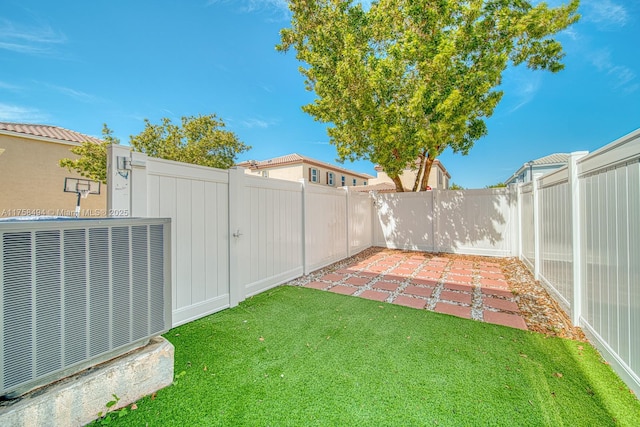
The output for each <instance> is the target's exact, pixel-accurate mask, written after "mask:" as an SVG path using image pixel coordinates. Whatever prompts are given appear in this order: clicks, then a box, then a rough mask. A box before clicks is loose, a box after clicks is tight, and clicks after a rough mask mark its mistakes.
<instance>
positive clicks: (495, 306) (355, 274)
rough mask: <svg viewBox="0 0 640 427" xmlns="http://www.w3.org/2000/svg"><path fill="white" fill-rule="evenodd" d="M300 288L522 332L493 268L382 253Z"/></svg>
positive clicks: (410, 254) (521, 321)
mask: <svg viewBox="0 0 640 427" xmlns="http://www.w3.org/2000/svg"><path fill="white" fill-rule="evenodd" d="M303 286H305V287H309V288H314V289H321V290H327V291H330V292H335V293H340V294H345V295H352V296H356V297H361V298H367V299H370V300H375V301H385V302H388V303H391V304H398V305H403V306H406V307H412V308H416V309H426V310H432V311H436V312H439V313H445V314H449V315H453V316H458V317H462V318H466V319H475V320H480V321H483V322H488V323H494V324H499V325H504V326H509V327H512V328H519V329H524V330H526V329H527V325H526V323H525V321H524V319H523V318H522V316H520V315H519V309H518V305H517V304H516V302H515V299H514V296H513V294H512V293H511V291H510V286H509V283H508V281H507V279H506V278H505V276H504V272H503V271H502V270H501V267H500V264H498V263H491V262H487V261H482V262H471V261H463V260H459V259H454V258H453V257H451V258H449V257H447V256H445V255H439V256H434V255H432V254H428V253H417V252H403V251H394V250H383V251H381V252H378V253H376V254H374V255H371V256H369V257H368V258H366V259H363V260H360V261H358V262H354V263H353V264H351V265H348V266H346V267H342V268H341V269H340V270H338V271H335V272H332V273H329V274H325V275H324V276H321V277H320V278H319V279H317V280H315V281H312V282H309V283H307V284H305V285H303Z"/></svg>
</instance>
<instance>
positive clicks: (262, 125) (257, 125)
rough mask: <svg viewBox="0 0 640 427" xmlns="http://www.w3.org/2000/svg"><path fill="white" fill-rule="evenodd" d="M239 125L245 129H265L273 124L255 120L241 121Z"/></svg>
mask: <svg viewBox="0 0 640 427" xmlns="http://www.w3.org/2000/svg"><path fill="white" fill-rule="evenodd" d="M240 123H241V124H242V125H243V126H244V127H247V128H261V129H266V128H268V127H270V126H271V125H272V124H273V122H269V121H266V120H262V119H255V118H251V119H247V120H243V121H241V122H240Z"/></svg>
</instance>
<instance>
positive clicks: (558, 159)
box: [533, 153, 569, 165]
mask: <svg viewBox="0 0 640 427" xmlns="http://www.w3.org/2000/svg"><path fill="white" fill-rule="evenodd" d="M568 161H569V154H567V153H553V154H549V155H548V156H544V157H540V158H539V159H536V160H534V161H533V164H534V165H554V164H558V163H567V162H568Z"/></svg>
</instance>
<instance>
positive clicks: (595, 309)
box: [580, 138, 640, 388]
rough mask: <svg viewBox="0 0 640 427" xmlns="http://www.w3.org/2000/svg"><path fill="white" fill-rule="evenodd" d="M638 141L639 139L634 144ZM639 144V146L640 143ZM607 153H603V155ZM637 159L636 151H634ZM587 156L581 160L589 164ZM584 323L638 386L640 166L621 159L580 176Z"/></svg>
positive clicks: (639, 349)
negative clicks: (582, 195)
mask: <svg viewBox="0 0 640 427" xmlns="http://www.w3.org/2000/svg"><path fill="white" fill-rule="evenodd" d="M635 142H636V143H640V138H637V139H636V140H635ZM638 145H640V144H638ZM606 154H607V153H606V152H605V153H604V155H606ZM638 155H639V156H640V153H638ZM590 160H593V158H592V157H591V156H589V158H586V159H585V162H584V164H585V165H586V166H588V165H589V161H590ZM580 188H581V191H583V194H584V197H583V198H582V202H581V210H582V212H581V219H582V221H583V222H582V231H583V234H582V255H583V258H584V260H585V261H584V265H583V271H582V277H583V286H584V289H583V293H582V295H583V306H582V307H583V308H582V323H583V327H584V328H585V332H587V335H588V336H589V337H590V338H591V339H592V340H595V342H596V345H597V346H598V347H599V348H600V350H601V351H603V353H604V354H605V358H606V359H607V360H609V361H613V365H617V367H618V369H617V370H618V372H619V373H621V376H623V377H626V378H625V379H627V380H629V378H630V379H631V381H632V382H635V384H636V388H637V386H638V384H640V378H639V377H638V372H640V344H639V341H640V340H638V339H637V337H638V336H640V267H639V265H638V264H639V263H638V260H640V244H639V243H638V236H640V226H639V224H638V218H640V164H639V163H638V160H637V159H636V160H635V161H624V162H622V163H618V164H616V165H613V166H608V167H602V168H598V169H596V170H589V169H587V168H586V167H585V168H584V169H583V170H582V173H581V176H580Z"/></svg>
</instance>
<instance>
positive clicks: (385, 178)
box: [369, 162, 449, 190]
mask: <svg viewBox="0 0 640 427" xmlns="http://www.w3.org/2000/svg"><path fill="white" fill-rule="evenodd" d="M440 165H441V164H440V163H439V162H437V163H435V162H434V164H433V166H432V168H431V172H430V173H429V181H428V182H427V185H428V186H430V187H431V188H434V189H439V190H446V189H447V188H449V178H448V177H447V174H446V173H444V172H443V171H442V169H441V166H440ZM438 171H440V174H441V176H442V181H441V182H439V181H438ZM417 173H418V170H417V169H416V170H411V169H405V170H404V171H403V172H402V175H400V181H401V182H402V185H403V186H404V188H405V189H408V190H411V189H412V188H413V185H414V184H415V182H416V175H417ZM377 175H378V176H377V177H376V178H373V179H370V180H369V184H370V185H375V184H382V183H384V182H390V183H393V180H392V179H391V178H389V175H387V173H386V172H384V171H378V173H377Z"/></svg>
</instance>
